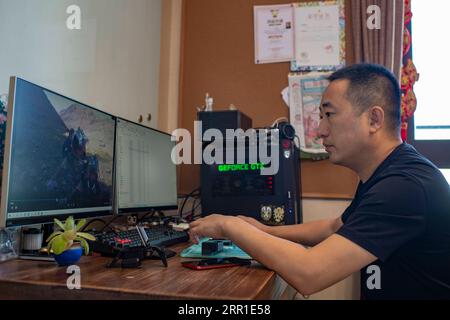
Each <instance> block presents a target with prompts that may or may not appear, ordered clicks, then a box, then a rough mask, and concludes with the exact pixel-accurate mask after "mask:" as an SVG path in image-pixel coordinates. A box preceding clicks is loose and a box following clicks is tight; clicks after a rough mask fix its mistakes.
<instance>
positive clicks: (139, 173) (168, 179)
mask: <svg viewBox="0 0 450 320" xmlns="http://www.w3.org/2000/svg"><path fill="white" fill-rule="evenodd" d="M116 142H117V148H116V207H117V212H118V213H119V214H122V213H130V212H142V211H146V210H150V209H176V208H177V173H176V165H175V164H174V163H173V161H172V159H171V153H172V149H173V147H174V146H175V142H174V141H172V140H171V135H169V134H167V133H163V132H160V131H158V130H155V129H151V128H148V127H145V126H142V125H139V124H136V123H133V122H130V121H127V120H123V119H120V118H118V119H117V136H116Z"/></svg>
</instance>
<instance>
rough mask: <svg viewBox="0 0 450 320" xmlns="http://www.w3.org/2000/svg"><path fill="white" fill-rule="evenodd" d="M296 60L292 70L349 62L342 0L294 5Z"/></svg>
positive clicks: (324, 68)
mask: <svg viewBox="0 0 450 320" xmlns="http://www.w3.org/2000/svg"><path fill="white" fill-rule="evenodd" d="M294 21H295V61H294V62H293V63H292V67H291V70H292V71H314V70H315V71H317V70H336V69H338V68H339V67H342V66H344V65H345V16H344V3H343V1H342V0H335V1H326V2H306V3H296V4H295V5H294Z"/></svg>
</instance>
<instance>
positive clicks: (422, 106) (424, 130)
mask: <svg viewBox="0 0 450 320" xmlns="http://www.w3.org/2000/svg"><path fill="white" fill-rule="evenodd" d="M448 12H450V2H446V1H439V9H438V10H436V6H432V5H430V3H429V2H427V1H420V0H415V1H412V13H413V22H412V37H413V40H412V46H413V47H412V50H413V60H414V64H415V65H416V67H417V71H418V72H419V74H420V79H419V81H418V82H416V84H415V86H414V92H415V93H416V97H417V110H416V112H415V114H414V118H413V119H412V121H411V123H410V125H409V132H408V137H409V140H410V141H409V142H410V143H411V144H413V145H414V146H415V147H416V148H417V150H418V151H419V152H421V153H422V154H423V155H425V156H426V157H427V158H429V159H430V160H431V161H433V162H434V163H435V164H436V165H437V166H438V167H440V168H442V169H443V173H444V175H445V176H446V178H447V181H449V184H450V101H449V99H448V94H447V92H448V91H449V90H450V86H449V81H448V74H449V73H450V65H449V64H448V59H449V58H448V52H449V51H450V42H449V41H447V40H444V38H443V37H441V36H432V35H443V32H444V30H446V29H447V26H448V17H447V15H448Z"/></svg>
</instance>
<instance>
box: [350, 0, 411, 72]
mask: <svg viewBox="0 0 450 320" xmlns="http://www.w3.org/2000/svg"><path fill="white" fill-rule="evenodd" d="M350 3H351V9H350V10H351V16H352V19H353V28H352V29H353V51H354V52H353V54H354V59H355V61H354V62H355V63H362V62H367V63H377V64H380V65H383V66H385V67H386V68H388V69H389V70H391V71H392V73H394V75H396V76H397V78H398V79H400V74H401V66H402V42H403V41H402V40H403V28H404V22H403V17H404V0H351V2H350ZM371 5H376V6H378V7H379V8H380V9H381V28H380V29H373V30H371V29H369V28H368V27H367V20H368V18H369V17H370V13H367V9H368V8H369V6H371Z"/></svg>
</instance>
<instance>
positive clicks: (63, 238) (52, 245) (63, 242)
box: [46, 216, 95, 255]
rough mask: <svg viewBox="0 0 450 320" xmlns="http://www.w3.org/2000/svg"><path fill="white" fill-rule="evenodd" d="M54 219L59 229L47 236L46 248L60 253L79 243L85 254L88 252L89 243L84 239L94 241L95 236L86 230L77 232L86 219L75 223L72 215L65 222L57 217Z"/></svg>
mask: <svg viewBox="0 0 450 320" xmlns="http://www.w3.org/2000/svg"><path fill="white" fill-rule="evenodd" d="M54 221H55V224H56V225H57V226H58V227H60V228H61V230H58V231H55V232H53V233H52V234H51V235H50V236H49V237H48V238H47V240H46V241H47V243H48V244H47V248H48V249H49V250H50V251H53V253H54V254H61V253H63V252H64V251H66V250H67V249H70V248H71V247H72V246H73V245H74V244H77V243H79V244H80V245H81V246H82V247H83V249H84V252H85V254H86V255H87V254H88V253H89V244H88V242H87V241H86V240H91V241H95V237H94V236H93V235H91V234H89V233H86V232H79V230H80V229H81V228H82V227H83V226H84V225H85V224H86V219H81V220H80V221H78V223H77V224H76V225H75V221H74V220H73V217H72V216H70V217H68V218H67V220H66V221H65V223H62V222H61V221H59V220H58V219H54Z"/></svg>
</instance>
